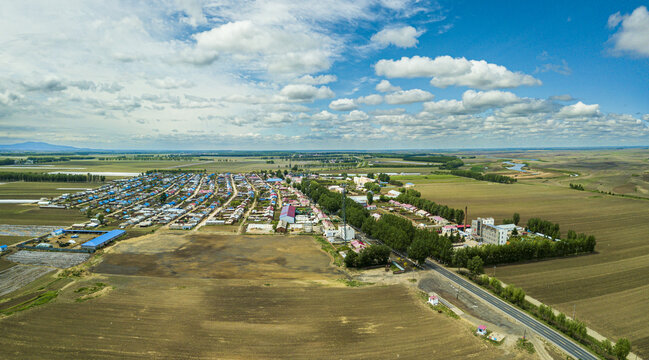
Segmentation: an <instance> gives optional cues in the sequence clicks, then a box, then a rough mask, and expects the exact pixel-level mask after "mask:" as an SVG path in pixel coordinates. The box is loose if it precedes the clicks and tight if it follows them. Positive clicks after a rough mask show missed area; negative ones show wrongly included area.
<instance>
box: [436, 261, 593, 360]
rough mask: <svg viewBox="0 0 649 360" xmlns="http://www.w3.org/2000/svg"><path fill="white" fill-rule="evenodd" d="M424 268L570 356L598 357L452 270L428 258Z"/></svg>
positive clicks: (576, 357)
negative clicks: (446, 279) (454, 284)
mask: <svg viewBox="0 0 649 360" xmlns="http://www.w3.org/2000/svg"><path fill="white" fill-rule="evenodd" d="M424 268H427V269H431V270H434V271H437V272H438V273H440V274H442V275H443V276H445V277H446V278H448V279H449V280H451V281H453V282H455V283H456V284H458V285H460V286H462V287H463V288H464V290H466V291H469V292H471V293H472V294H473V295H475V296H477V297H479V298H481V299H482V300H484V301H486V302H488V303H489V304H491V305H493V306H495V307H496V308H498V309H499V310H501V311H503V312H504V313H506V314H507V315H509V316H511V317H512V318H514V319H516V320H518V321H519V322H521V323H522V324H524V325H526V326H527V327H529V328H530V329H531V330H532V331H534V332H535V333H537V334H538V335H539V336H541V337H542V338H544V339H546V340H547V341H549V342H551V343H553V344H555V345H556V346H558V347H559V348H561V349H563V351H565V352H566V353H568V354H569V355H570V356H572V357H574V358H575V359H582V360H591V359H592V360H597V359H598V358H597V357H596V356H595V355H593V354H591V353H589V352H588V351H586V350H585V349H584V348H582V347H581V346H579V345H577V344H576V343H575V342H573V341H572V340H570V339H568V338H566V337H565V336H563V335H561V334H560V333H559V332H557V331H555V330H553V329H551V328H550V327H548V326H547V325H545V324H543V323H541V322H540V321H538V320H536V319H534V318H532V317H531V316H529V315H527V314H526V313H524V312H522V311H521V310H518V309H517V308H515V307H514V306H512V305H509V304H508V303H506V302H505V301H503V300H501V299H499V298H497V297H496V296H494V295H492V294H490V293H488V292H486V291H485V290H483V289H481V288H480V287H478V286H477V285H474V284H472V283H471V282H469V281H467V280H465V279H464V278H462V277H461V276H459V275H456V274H454V273H453V272H451V271H449V270H447V269H445V268H443V267H441V266H439V265H437V264H435V263H434V262H432V261H430V260H426V263H425V264H424Z"/></svg>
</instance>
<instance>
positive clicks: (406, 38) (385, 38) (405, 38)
mask: <svg viewBox="0 0 649 360" xmlns="http://www.w3.org/2000/svg"><path fill="white" fill-rule="evenodd" d="M421 34H423V32H421V31H417V29H415V28H414V27H412V26H402V27H390V28H385V29H383V30H381V31H379V32H378V33H376V34H374V35H372V37H371V39H370V40H371V41H372V42H374V43H376V44H378V45H379V46H381V47H386V46H389V45H394V46H397V47H400V48H409V47H414V46H417V43H418V42H419V40H417V38H418V37H419V36H420V35H421Z"/></svg>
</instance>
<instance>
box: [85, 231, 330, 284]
mask: <svg viewBox="0 0 649 360" xmlns="http://www.w3.org/2000/svg"><path fill="white" fill-rule="evenodd" d="M330 261H331V260H330V259H329V258H328V257H327V256H326V255H325V256H323V254H322V252H321V251H320V248H319V247H318V246H317V245H316V243H315V242H314V241H313V239H312V238H311V237H308V236H272V235H267V236H263V235H262V236H259V235H257V236H245V235H208V234H202V233H191V234H188V233H183V234H182V235H175V234H172V233H161V234H157V233H156V234H152V235H148V236H146V237H144V239H143V241H140V238H135V239H133V240H128V241H123V242H120V243H119V244H118V245H116V246H115V247H113V248H112V249H110V250H109V251H108V253H107V254H105V255H104V257H103V261H102V262H101V263H100V264H99V265H98V266H96V267H95V268H94V271H95V272H98V273H107V274H123V275H142V276H179V277H202V278H215V279H271V278H272V279H296V280H297V279H301V280H310V279H322V278H325V279H334V278H340V277H341V276H342V275H343V274H342V273H341V272H340V271H339V270H337V269H335V268H333V267H329V266H328V265H329V263H330Z"/></svg>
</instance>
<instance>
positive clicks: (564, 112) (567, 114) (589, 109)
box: [557, 101, 599, 118]
mask: <svg viewBox="0 0 649 360" xmlns="http://www.w3.org/2000/svg"><path fill="white" fill-rule="evenodd" d="M557 115H558V116H559V117H564V118H577V117H588V116H596V115H599V105H598V104H593V105H586V104H584V103H582V102H581V101H579V102H577V103H576V104H573V105H566V106H564V107H562V108H561V110H559V112H558V113H557Z"/></svg>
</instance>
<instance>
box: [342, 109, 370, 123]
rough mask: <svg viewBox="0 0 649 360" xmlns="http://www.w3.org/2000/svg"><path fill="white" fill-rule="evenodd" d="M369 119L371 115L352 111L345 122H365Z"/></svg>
mask: <svg viewBox="0 0 649 360" xmlns="http://www.w3.org/2000/svg"><path fill="white" fill-rule="evenodd" d="M369 118H370V117H369V115H367V114H366V113H365V112H363V111H361V110H352V111H350V112H349V114H346V115H345V120H347V121H365V120H367V119H369Z"/></svg>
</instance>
